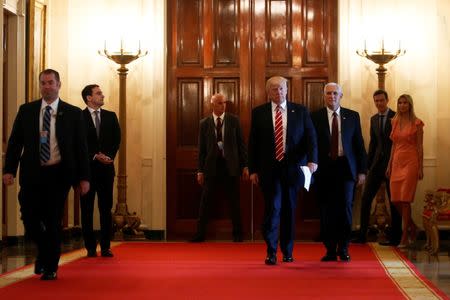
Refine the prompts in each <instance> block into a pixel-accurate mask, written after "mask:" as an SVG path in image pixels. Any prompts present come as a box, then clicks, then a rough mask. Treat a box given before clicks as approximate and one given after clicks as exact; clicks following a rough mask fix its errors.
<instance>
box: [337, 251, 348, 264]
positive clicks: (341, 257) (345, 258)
mask: <svg viewBox="0 0 450 300" xmlns="http://www.w3.org/2000/svg"><path fill="white" fill-rule="evenodd" d="M339 259H340V260H341V261H345V262H349V261H350V255H348V253H343V254H339Z"/></svg>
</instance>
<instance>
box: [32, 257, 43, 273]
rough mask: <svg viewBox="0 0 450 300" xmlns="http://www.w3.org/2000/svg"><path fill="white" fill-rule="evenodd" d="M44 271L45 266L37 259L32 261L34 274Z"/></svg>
mask: <svg viewBox="0 0 450 300" xmlns="http://www.w3.org/2000/svg"><path fill="white" fill-rule="evenodd" d="M44 272H45V268H44V266H43V265H42V263H41V262H40V261H39V260H36V261H35V262H34V274H36V275H41V274H42V273H44Z"/></svg>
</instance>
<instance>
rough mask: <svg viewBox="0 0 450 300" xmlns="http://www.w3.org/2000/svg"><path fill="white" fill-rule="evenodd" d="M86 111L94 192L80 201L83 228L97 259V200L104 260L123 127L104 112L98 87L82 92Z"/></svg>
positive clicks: (108, 252)
mask: <svg viewBox="0 0 450 300" xmlns="http://www.w3.org/2000/svg"><path fill="white" fill-rule="evenodd" d="M81 96H82V97H83V100H84V102H85V103H86V105H87V107H86V109H85V110H84V111H83V114H84V122H85V126H86V134H87V145H88V153H89V159H90V162H91V178H92V179H91V189H90V190H89V192H88V193H87V194H86V195H84V196H83V197H81V201H80V206H81V225H82V229H83V238H84V246H85V247H86V250H87V256H88V257H96V256H97V251H96V248H97V240H96V237H95V234H94V229H93V215H94V200H95V194H96V193H97V205H98V210H99V213H100V249H101V255H102V256H103V257H112V256H113V253H112V251H111V247H110V246H111V242H110V241H111V231H112V216H111V209H112V205H113V185H114V176H115V170H114V158H115V156H116V153H117V150H118V149H119V145H120V126H119V121H118V120H117V116H116V114H115V113H114V112H112V111H108V110H106V109H101V107H102V106H103V104H104V98H105V96H104V95H103V93H102V90H101V89H100V87H99V86H98V85H96V84H90V85H87V86H86V87H85V88H84V89H83V90H82V92H81Z"/></svg>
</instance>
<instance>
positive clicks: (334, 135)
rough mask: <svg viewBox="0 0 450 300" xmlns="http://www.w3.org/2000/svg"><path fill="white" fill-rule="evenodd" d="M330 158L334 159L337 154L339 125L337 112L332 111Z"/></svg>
mask: <svg viewBox="0 0 450 300" xmlns="http://www.w3.org/2000/svg"><path fill="white" fill-rule="evenodd" d="M330 155H331V159H333V160H334V159H336V158H337V157H338V155H339V126H338V119H337V113H336V112H333V121H332V123H331V151H330Z"/></svg>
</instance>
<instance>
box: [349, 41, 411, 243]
mask: <svg viewBox="0 0 450 300" xmlns="http://www.w3.org/2000/svg"><path fill="white" fill-rule="evenodd" d="M405 53H406V50H404V49H403V50H402V49H401V47H400V43H399V45H398V49H397V50H396V51H395V52H390V51H386V49H385V48H384V40H382V41H381V49H380V50H376V51H368V50H367V47H366V43H365V42H364V50H356V54H358V55H359V56H362V57H365V58H367V59H368V60H370V61H372V62H374V63H376V64H378V68H377V69H376V71H377V75H378V88H379V89H382V90H385V78H386V71H387V69H386V68H385V67H384V65H385V64H387V63H389V62H390V61H393V60H394V59H396V58H397V57H399V56H401V55H404V54H405ZM386 202H387V201H386V185H385V184H384V183H382V184H381V186H380V188H379V190H378V192H377V195H376V205H375V211H374V212H373V215H372V218H371V220H370V225H371V227H373V228H374V229H375V230H376V231H377V232H378V241H379V242H386V241H387V240H386V229H387V228H390V230H392V227H391V220H392V218H391V216H389V213H388V209H387V205H386ZM391 215H392V212H391Z"/></svg>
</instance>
